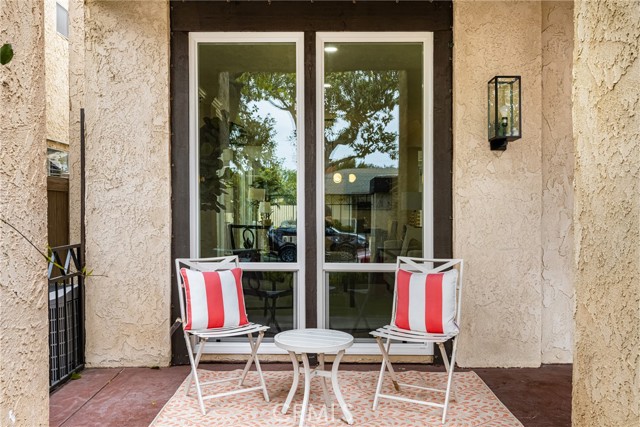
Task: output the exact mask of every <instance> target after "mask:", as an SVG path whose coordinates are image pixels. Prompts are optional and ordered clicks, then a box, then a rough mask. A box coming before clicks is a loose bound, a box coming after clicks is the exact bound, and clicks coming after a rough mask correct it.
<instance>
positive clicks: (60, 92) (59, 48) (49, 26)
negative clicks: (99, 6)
mask: <svg viewBox="0 0 640 427" xmlns="http://www.w3.org/2000/svg"><path fill="white" fill-rule="evenodd" d="M56 3H60V5H61V6H63V7H65V8H67V10H68V6H69V4H68V0H44V22H45V25H44V39H45V52H46V55H45V75H46V94H47V95H46V99H47V101H46V102H47V110H46V111H47V139H49V140H51V141H55V142H60V143H64V144H68V143H69V72H68V67H69V42H68V41H67V39H66V38H65V37H64V36H62V35H61V34H59V33H58V32H57V31H56ZM55 148H60V147H55Z"/></svg>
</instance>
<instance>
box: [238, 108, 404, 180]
mask: <svg viewBox="0 0 640 427" xmlns="http://www.w3.org/2000/svg"><path fill="white" fill-rule="evenodd" d="M248 105H249V107H250V108H251V107H253V106H254V105H256V106H257V107H258V109H259V115H260V117H261V118H266V117H267V116H271V117H272V118H273V119H274V120H275V124H274V127H273V131H274V134H273V139H274V141H275V142H276V149H275V156H276V158H278V159H280V160H282V166H283V168H284V169H289V170H296V169H297V167H298V157H297V156H298V150H297V141H296V139H295V129H296V126H295V123H294V121H293V118H292V117H291V114H289V113H288V112H287V111H283V110H281V109H279V108H277V107H275V106H273V105H272V104H270V103H269V102H268V101H257V102H250V103H249V104H248ZM399 108H400V107H399V106H398V105H396V106H395V107H394V108H393V113H392V117H393V118H392V119H391V121H390V122H389V124H388V125H387V127H386V128H385V130H386V131H387V132H395V133H396V134H399V129H400V121H399V117H400V112H399ZM345 125H346V123H341V122H337V123H336V124H334V130H340V129H342V128H343V127H344V126H345ZM358 139H359V138H358ZM359 140H360V139H359ZM360 141H361V140H360ZM395 144H396V146H397V145H398V140H397V139H396V141H395ZM352 154H353V150H352V149H351V148H350V147H349V146H347V145H340V146H338V147H336V149H335V150H333V152H332V153H331V159H333V160H335V159H340V158H344V157H347V156H350V155H352ZM362 162H364V163H366V164H370V165H375V166H376V167H381V168H384V167H392V168H395V167H398V160H397V159H396V160H392V159H391V157H390V156H389V155H388V154H387V153H380V152H376V153H372V154H369V155H368V156H365V157H364V158H360V159H358V160H357V163H358V164H360V163H362Z"/></svg>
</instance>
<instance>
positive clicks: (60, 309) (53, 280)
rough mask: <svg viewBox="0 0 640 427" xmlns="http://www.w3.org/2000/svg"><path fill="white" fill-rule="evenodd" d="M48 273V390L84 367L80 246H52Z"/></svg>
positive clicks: (82, 277)
mask: <svg viewBox="0 0 640 427" xmlns="http://www.w3.org/2000/svg"><path fill="white" fill-rule="evenodd" d="M48 276H49V391H52V390H53V389H55V388H56V387H58V386H59V385H61V384H62V383H64V382H65V381H67V380H68V379H69V378H71V375H72V374H73V373H75V372H78V371H80V370H82V369H83V368H84V271H83V263H82V245H80V244H76V245H66V246H58V247H55V248H52V249H51V259H50V262H49V267H48Z"/></svg>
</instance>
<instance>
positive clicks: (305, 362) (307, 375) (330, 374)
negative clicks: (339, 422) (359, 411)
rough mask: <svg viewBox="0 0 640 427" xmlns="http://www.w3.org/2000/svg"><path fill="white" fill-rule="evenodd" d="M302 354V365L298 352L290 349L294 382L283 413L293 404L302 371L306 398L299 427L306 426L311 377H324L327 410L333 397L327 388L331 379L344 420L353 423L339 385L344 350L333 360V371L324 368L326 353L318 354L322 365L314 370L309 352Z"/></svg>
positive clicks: (303, 402) (283, 407) (323, 388)
mask: <svg viewBox="0 0 640 427" xmlns="http://www.w3.org/2000/svg"><path fill="white" fill-rule="evenodd" d="M301 354H302V366H300V364H299V363H298V359H297V358H296V354H295V353H294V352H293V351H289V356H290V357H291V362H292V363H293V384H292V385H291V390H289V395H288V396H287V400H286V401H285V402H284V405H283V406H282V413H283V414H286V413H287V411H288V410H289V406H290V405H291V401H292V400H293V395H294V394H295V393H296V390H297V389H298V382H299V380H300V373H301V372H302V373H303V374H304V398H303V400H302V410H301V411H300V423H299V427H302V426H304V420H305V417H306V415H307V408H308V407H309V388H310V386H311V378H313V377H321V378H322V395H323V397H324V403H325V405H326V406H327V410H330V409H331V397H330V396H329V392H328V390H327V381H326V379H327V378H330V379H331V385H332V387H333V394H335V395H336V399H337V400H338V404H339V405H340V409H341V410H342V414H343V415H344V421H346V422H347V423H348V424H353V416H352V415H351V412H349V409H348V408H347V404H346V403H345V401H344V398H343V397H342V393H341V392H340V386H339V385H338V367H339V366H340V360H341V359H342V356H343V355H344V350H340V351H339V352H338V354H337V355H336V358H335V360H334V361H333V366H332V367H331V371H325V370H324V354H322V353H319V354H318V359H319V362H320V365H319V366H318V367H317V368H315V369H313V370H311V369H310V367H309V358H308V357H307V353H301Z"/></svg>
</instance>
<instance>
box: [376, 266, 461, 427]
mask: <svg viewBox="0 0 640 427" xmlns="http://www.w3.org/2000/svg"><path fill="white" fill-rule="evenodd" d="M435 264H439V265H438V266H437V267H434V265H435ZM452 268H457V269H458V283H457V287H456V324H457V325H458V327H460V314H461V309H460V308H461V302H462V273H463V261H462V260H461V259H436V258H408V257H398V259H397V261H396V274H397V271H398V270H400V269H403V270H406V271H410V272H418V273H438V272H443V271H446V270H449V269H452ZM397 298H398V289H397V284H396V286H394V291H393V311H392V315H391V324H390V325H387V326H384V327H382V328H378V329H376V330H375V331H373V332H371V335H373V336H374V337H375V338H376V342H377V343H378V347H379V348H380V352H381V353H382V365H381V367H380V376H379V377H378V384H377V386H376V392H375V397H374V399H373V410H374V411H375V410H376V409H377V407H378V401H379V399H389V400H396V401H400V402H408V403H414V404H418V405H426V406H434V407H437V408H442V424H444V423H445V421H446V418H447V410H448V408H449V400H450V397H451V394H452V392H453V399H454V400H455V401H456V402H457V401H458V398H457V396H456V390H455V386H454V384H453V371H454V367H455V362H456V352H457V349H458V340H457V337H458V334H459V332H455V333H449V334H430V333H426V332H418V331H410V330H406V329H400V328H397V327H396V326H395V319H396V304H397ZM383 339H385V340H386V342H385V343H384V344H383V342H382V340H383ZM392 340H396V341H405V342H413V343H422V344H428V343H433V344H437V345H438V348H439V349H440V353H441V354H442V360H443V361H444V366H445V369H446V372H447V386H446V388H445V389H441V388H432V387H422V386H417V385H414V384H406V383H400V382H398V379H397V377H396V374H395V371H394V370H393V365H392V364H391V361H390V360H389V349H390V348H391V341H392ZM449 340H452V341H453V351H452V353H451V361H449V359H448V357H447V352H446V350H445V347H444V344H445V343H446V342H447V341H449ZM386 370H388V371H389V375H390V376H391V380H392V382H393V386H394V388H395V389H396V391H400V387H401V386H402V387H407V388H414V389H420V390H427V391H435V392H440V393H444V402H443V403H439V402H432V401H426V400H417V399H409V398H406V397H402V396H396V395H390V394H385V393H382V392H381V390H382V382H383V380H384V374H385V371H386Z"/></svg>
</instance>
